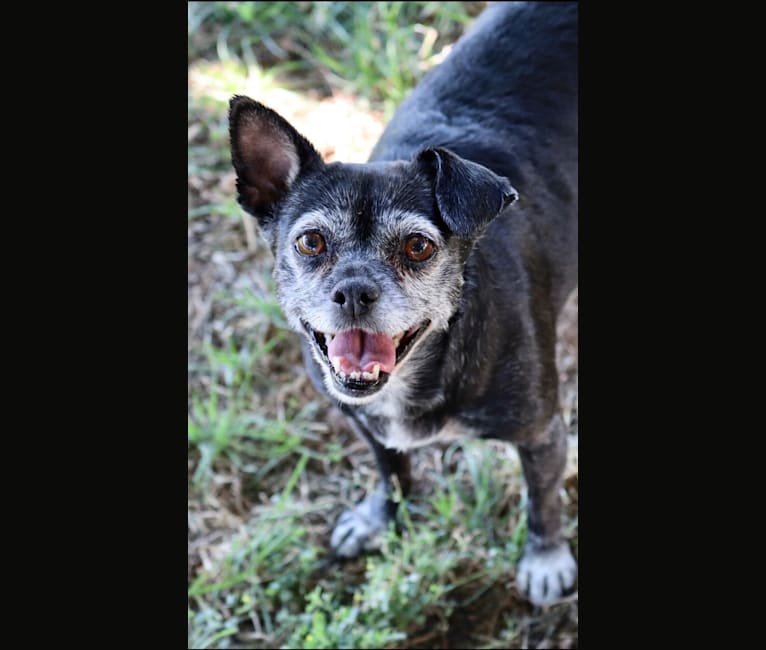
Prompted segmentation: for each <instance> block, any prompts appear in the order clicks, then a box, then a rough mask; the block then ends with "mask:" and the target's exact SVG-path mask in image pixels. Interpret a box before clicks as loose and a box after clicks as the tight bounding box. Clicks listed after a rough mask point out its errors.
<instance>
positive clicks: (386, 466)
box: [330, 411, 410, 557]
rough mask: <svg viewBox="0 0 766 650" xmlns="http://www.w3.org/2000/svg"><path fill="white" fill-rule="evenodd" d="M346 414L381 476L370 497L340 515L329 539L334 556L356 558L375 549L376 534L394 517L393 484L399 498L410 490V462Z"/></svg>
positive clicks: (358, 421)
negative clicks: (398, 488) (371, 454)
mask: <svg viewBox="0 0 766 650" xmlns="http://www.w3.org/2000/svg"><path fill="white" fill-rule="evenodd" d="M346 415H348V416H349V421H350V422H351V424H352V426H353V429H354V430H355V432H356V434H357V435H358V436H359V437H360V438H362V439H363V440H365V441H366V442H367V444H368V445H369V446H370V448H371V449H372V451H373V453H374V454H375V461H376V463H377V465H378V471H379V472H380V477H381V480H380V482H379V483H378V486H377V488H376V489H375V491H374V492H373V493H372V494H368V495H367V497H366V498H365V499H364V500H363V501H362V502H361V503H359V504H357V505H356V506H355V507H354V508H351V509H349V510H345V511H344V512H343V513H342V514H341V516H340V517H339V518H338V523H337V524H335V529H334V530H333V532H332V536H331V537H330V546H331V548H332V550H333V552H334V553H335V555H337V556H339V557H356V556H357V555H359V554H360V553H362V552H363V551H370V550H373V549H375V548H377V546H378V544H379V538H378V534H379V533H380V532H381V531H382V530H385V528H386V526H387V525H388V522H389V521H390V520H392V519H393V518H394V517H395V516H396V508H397V504H396V502H395V501H394V499H393V491H394V488H395V482H398V484H399V486H400V488H401V491H402V495H406V494H407V492H408V490H409V487H410V463H409V458H408V456H407V455H406V454H405V453H401V452H397V451H394V450H392V449H388V448H386V447H384V446H383V445H381V444H380V443H379V442H378V441H377V440H376V439H375V437H374V436H373V435H372V433H371V432H370V431H369V429H368V428H367V426H366V425H365V424H364V423H363V422H362V421H361V420H360V419H359V418H357V417H355V416H354V415H353V414H352V413H350V412H349V411H346Z"/></svg>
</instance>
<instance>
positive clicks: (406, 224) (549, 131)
mask: <svg viewBox="0 0 766 650" xmlns="http://www.w3.org/2000/svg"><path fill="white" fill-rule="evenodd" d="M229 120H230V135H231V153H232V162H233V165H234V168H235V170H236V173H237V191H238V200H239V202H240V204H241V205H242V207H243V208H244V209H245V210H246V211H248V212H249V213H250V214H252V215H254V216H255V217H256V218H257V220H258V223H259V224H260V230H261V232H262V234H263V236H264V237H265V238H266V240H267V241H268V242H269V244H270V246H271V249H272V251H273V253H274V256H275V259H276V263H275V269H274V276H275V279H276V286H277V295H278V299H279V301H280V304H281V305H282V307H283V309H284V312H285V314H286V316H287V319H288V321H289V323H290V325H291V327H293V328H294V329H295V330H297V331H298V332H300V333H302V335H303V337H302V338H303V352H304V357H305V363H306V367H307V369H308V373H309V375H310V376H311V379H312V381H313V383H314V384H315V386H316V387H317V389H318V390H319V391H320V392H324V393H325V394H326V395H328V396H329V397H330V398H331V399H332V400H334V401H335V402H336V403H338V404H339V405H340V407H341V409H342V410H343V411H344V412H345V413H346V414H347V416H348V418H349V421H350V423H351V424H352V426H353V428H354V429H355V431H356V432H357V434H358V435H359V436H361V437H362V438H363V439H364V440H366V441H367V442H368V443H369V445H370V446H371V447H372V449H373V451H374V453H375V457H376V460H377V464H378V466H379V469H380V474H381V479H382V480H381V482H380V486H379V489H378V490H377V491H376V492H375V493H374V494H371V495H368V496H367V498H366V499H365V500H364V501H362V503H361V504H359V505H358V506H357V507H356V508H354V509H352V510H348V511H346V512H344V513H343V514H342V515H341V516H340V518H339V520H338V522H337V525H336V527H335V530H334V531H333V533H332V536H331V542H330V543H331V546H332V548H333V550H334V552H335V553H336V555H338V556H341V557H352V556H355V555H357V554H359V553H360V552H362V551H364V550H369V549H370V548H372V547H374V544H375V535H376V533H378V532H379V531H380V530H381V529H384V528H385V527H386V525H387V522H388V521H389V520H390V519H391V518H392V517H394V515H395V512H396V505H395V504H394V502H393V501H392V499H391V498H390V497H391V490H392V482H393V480H394V477H396V479H397V480H398V482H399V485H400V486H401V488H402V490H403V491H404V492H405V494H406V491H407V487H408V485H409V482H410V479H409V476H408V461H407V456H406V451H407V450H408V449H411V448H413V447H419V446H421V445H425V444H428V443H430V442H432V441H435V440H444V439H447V438H450V437H454V436H477V437H481V438H499V439H502V440H507V441H511V442H513V443H514V444H516V446H517V448H518V450H519V455H520V458H521V462H522V466H523V471H524V476H525V480H526V483H527V489H528V513H527V523H528V535H527V541H526V545H525V548H524V553H523V556H522V559H521V562H520V564H519V567H518V570H517V585H518V587H519V588H520V590H521V591H522V592H523V593H524V594H526V595H527V597H528V598H529V599H530V601H531V602H533V603H534V604H547V603H551V602H554V601H555V600H557V599H559V598H560V597H561V596H562V595H563V594H564V593H565V592H566V590H568V589H570V588H572V587H573V585H574V583H575V579H576V572H577V570H576V564H575V561H574V559H573V557H572V554H571V552H570V549H569V546H568V544H567V543H566V541H565V540H564V539H563V537H562V532H561V525H562V522H561V518H562V503H561V499H560V490H561V487H562V480H563V478H562V477H563V470H564V465H565V460H566V447H567V441H566V436H565V430H564V426H563V422H562V419H561V416H560V411H559V403H558V379H557V370H556V362H555V341H556V319H557V316H558V313H559V311H560V309H561V307H562V306H563V304H564V302H565V301H566V299H567V297H568V295H569V294H570V292H571V291H572V290H573V289H574V288H575V287H576V286H577V3H553V2H550V3H549V2H541V3H529V4H527V3H515V2H514V3H496V4H495V3H493V4H491V5H490V6H489V7H488V8H487V9H486V10H485V11H484V12H483V13H482V15H481V16H480V17H479V18H478V19H477V21H476V23H475V25H474V26H473V28H472V29H471V30H469V32H468V33H467V34H466V35H465V36H464V37H463V38H462V39H461V40H460V41H459V42H458V43H457V45H456V46H455V47H454V49H453V51H452V52H451V54H450V55H449V56H448V57H447V59H446V60H445V62H444V63H442V64H441V65H440V66H438V67H437V68H435V69H434V70H433V71H432V72H431V73H430V74H429V75H427V76H426V78H425V79H424V80H423V82H422V83H421V84H420V85H419V86H418V87H417V88H416V89H415V90H414V91H413V92H412V93H411V95H410V96H409V97H408V98H407V99H406V100H405V101H404V102H403V103H402V105H401V106H400V107H399V109H398V111H397V112H396V114H395V115H394V117H393V119H392V121H391V122H390V124H389V125H388V126H387V128H386V130H385V132H384V134H383V136H382V137H381V139H380V141H379V142H378V143H377V145H376V146H375V148H374V150H373V152H372V155H371V157H370V162H368V163H365V164H342V163H332V164H325V163H324V162H323V160H322V159H321V157H320V156H319V154H318V153H317V152H316V150H315V149H314V147H313V146H312V145H311V144H310V143H309V142H308V141H307V140H306V139H305V138H303V137H302V136H301V135H300V134H299V133H298V132H297V131H296V130H295V129H294V128H293V127H292V126H291V125H290V124H289V123H288V122H287V121H285V120H284V119H283V118H282V117H281V116H279V115H278V114H277V113H275V112H274V111H272V110H270V109H268V108H266V107H265V106H263V105H261V104H259V103H258V102H256V101H253V100H252V99H249V98H247V97H243V96H236V97H234V98H233V99H232V101H231V104H230V113H229ZM509 179H510V180H509ZM511 183H513V185H511Z"/></svg>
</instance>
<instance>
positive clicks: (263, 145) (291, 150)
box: [229, 95, 324, 230]
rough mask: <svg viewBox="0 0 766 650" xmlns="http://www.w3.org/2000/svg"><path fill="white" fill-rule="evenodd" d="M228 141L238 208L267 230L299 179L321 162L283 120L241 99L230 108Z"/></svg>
mask: <svg viewBox="0 0 766 650" xmlns="http://www.w3.org/2000/svg"><path fill="white" fill-rule="evenodd" d="M229 136H230V140H231V161H232V164H233V165H234V169H235V170H236V172H237V193H238V199H239V203H240V205H241V206H242V207H243V208H244V209H245V210H247V211H248V212H249V213H250V214H252V215H253V216H255V217H256V218H257V219H258V222H259V223H260V225H261V227H262V229H264V230H268V228H269V226H270V225H271V222H272V221H273V218H274V212H275V207H276V206H277V204H278V203H279V202H280V201H281V200H282V199H284V198H285V196H286V195H287V193H288V192H289V190H290V187H291V186H292V185H293V183H294V182H295V179H296V178H298V177H299V176H300V175H301V174H304V173H306V172H308V171H311V170H314V169H318V168H320V167H321V166H323V165H324V162H323V161H322V157H321V156H320V155H319V154H318V153H317V151H316V149H314V147H313V146H312V145H311V143H310V142H309V141H308V140H306V138H304V137H303V136H302V135H300V134H299V133H298V132H297V131H296V130H295V129H294V128H293V127H292V126H291V125H290V124H289V123H288V122H287V120H285V119H284V118H283V117H282V116H281V115H278V114H277V113H275V112H274V111H272V110H271V109H270V108H266V107H265V106H264V105H263V104H260V103H258V102H256V101H254V100H252V99H250V98H249V97H244V96H241V95H237V96H235V97H233V98H232V99H231V102H230V103H229Z"/></svg>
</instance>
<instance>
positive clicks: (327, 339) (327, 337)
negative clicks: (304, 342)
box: [324, 334, 335, 345]
mask: <svg viewBox="0 0 766 650" xmlns="http://www.w3.org/2000/svg"><path fill="white" fill-rule="evenodd" d="M334 338H335V335H334V334H325V335H324V342H325V344H326V345H330V343H332V340H333V339H334Z"/></svg>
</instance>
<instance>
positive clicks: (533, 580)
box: [516, 542, 577, 605]
mask: <svg viewBox="0 0 766 650" xmlns="http://www.w3.org/2000/svg"><path fill="white" fill-rule="evenodd" d="M576 577H577V564H576V563H575V560H574V558H573V557H572V552H571V551H570V550H569V545H568V544H567V543H566V542H564V543H562V544H560V545H559V546H556V547H555V548H553V549H550V550H547V551H539V550H533V549H532V548H531V547H529V546H528V547H527V549H526V550H525V551H524V556H523V557H522V558H521V562H519V567H518V569H517V571H516V586H517V587H518V589H519V591H521V593H523V594H524V595H525V596H526V597H527V598H528V599H529V600H530V602H531V603H532V604H533V605H550V604H551V603H554V602H556V601H557V600H559V599H560V598H561V597H562V596H563V595H564V593H565V592H566V591H567V590H568V589H570V588H571V587H572V586H573V585H574V583H575V578H576Z"/></svg>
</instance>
